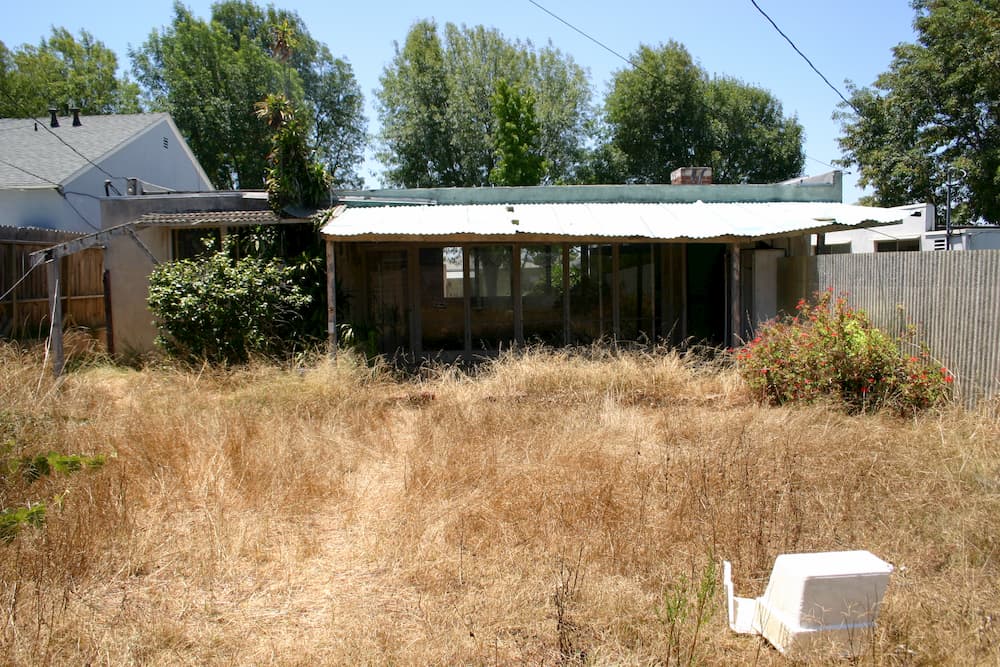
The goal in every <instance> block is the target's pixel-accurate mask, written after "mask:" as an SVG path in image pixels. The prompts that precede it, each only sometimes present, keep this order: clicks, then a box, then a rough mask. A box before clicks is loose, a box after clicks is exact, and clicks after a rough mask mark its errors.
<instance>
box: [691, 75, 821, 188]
mask: <svg viewBox="0 0 1000 667" xmlns="http://www.w3.org/2000/svg"><path fill="white" fill-rule="evenodd" d="M706 102H707V105H708V133H709V149H710V157H709V158H708V164H709V166H711V167H712V178H713V180H714V181H715V182H717V183H740V182H742V181H747V182H751V183H776V182H779V181H783V180H786V179H789V178H793V177H795V176H798V175H799V174H801V173H802V169H803V167H804V166H805V153H804V152H803V150H802V141H803V131H802V125H800V124H799V122H798V120H797V119H796V118H795V117H786V116H785V115H784V113H783V111H782V106H781V102H779V101H778V100H777V98H775V97H774V95H772V94H771V93H770V92H768V91H767V90H764V89H763V88H758V87H756V86H751V85H748V84H746V83H743V82H742V81H738V80H736V79H732V78H728V77H716V78H713V79H712V80H710V81H709V82H708V87H707V91H706Z"/></svg>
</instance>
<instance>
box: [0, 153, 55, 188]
mask: <svg viewBox="0 0 1000 667" xmlns="http://www.w3.org/2000/svg"><path fill="white" fill-rule="evenodd" d="M0 162H2V163H3V164H5V165H7V166H8V167H11V168H13V169H17V170H18V171H21V172H24V173H25V174H27V175H28V176H31V177H32V178H37V179H38V180H40V181H45V182H46V183H49V184H51V185H54V186H56V187H57V188H58V187H60V185H59V184H58V183H56V182H55V181H52V180H49V179H47V178H45V177H44V176H39V175H38V174H36V173H33V172H30V171H28V170H27V169H25V168H24V167H18V166H17V165H16V164H13V163H11V162H7V160H4V159H0Z"/></svg>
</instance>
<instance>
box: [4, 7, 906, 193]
mask: <svg viewBox="0 0 1000 667" xmlns="http://www.w3.org/2000/svg"><path fill="white" fill-rule="evenodd" d="M538 2H539V4H541V5H543V6H545V7H546V8H547V9H549V10H550V11H552V12H553V13H555V14H558V15H559V16H561V17H562V18H564V19H566V20H567V21H569V22H570V23H573V24H574V25H576V26H577V27H578V28H580V29H581V30H583V31H585V32H587V33H589V34H590V35H592V36H594V37H595V38H597V39H599V40H600V41H601V42H603V43H604V44H606V45H608V46H609V47H611V48H612V49H614V50H615V51H618V52H619V53H622V54H625V55H629V54H630V53H632V52H633V51H634V50H635V49H636V48H637V47H638V45H639V44H650V45H657V44H660V43H663V42H666V41H667V40H670V39H673V40H676V41H678V42H680V43H682V44H684V45H685V46H686V47H687V48H688V50H689V51H690V52H691V54H692V56H693V57H694V58H695V59H696V60H697V61H698V62H699V63H700V64H701V66H702V67H704V68H705V69H706V70H707V71H708V72H709V73H712V74H720V75H723V74H724V75H727V76H733V77H736V78H738V79H741V80H743V81H745V82H747V83H752V84H755V85H759V86H761V87H764V88H766V89H768V90H770V91H771V92H772V93H774V94H775V96H776V97H777V98H778V99H779V100H781V102H782V104H783V106H784V110H785V113H786V114H794V115H796V116H797V117H798V119H799V122H801V123H802V125H803V126H804V128H805V135H806V143H805V148H806V154H807V155H808V156H809V159H807V160H806V173H807V174H818V173H823V172H826V171H829V170H830V169H831V167H829V166H828V165H827V164H824V163H830V162H831V161H832V160H834V159H836V158H838V157H840V151H839V149H838V147H837V137H838V136H839V134H840V128H839V124H838V123H837V121H834V120H833V119H832V118H831V115H832V114H833V112H834V111H835V110H836V108H837V103H838V102H839V101H840V99H839V98H838V97H837V95H836V93H834V92H833V91H832V90H830V88H828V87H827V85H826V84H825V83H824V82H823V81H822V80H821V79H820V78H819V76H817V75H816V74H815V73H814V72H813V71H812V70H811V69H810V68H809V65H808V64H807V63H806V62H805V61H803V60H802V59H801V58H800V57H799V56H798V54H796V53H795V52H794V51H793V50H792V48H791V47H790V46H789V45H788V43H787V42H786V41H785V40H784V39H783V38H782V37H781V36H780V35H779V34H778V33H777V32H775V30H774V28H773V27H771V25H770V24H769V23H768V22H767V21H766V20H765V19H764V17H763V16H761V15H760V14H759V13H758V12H757V10H756V9H755V8H754V6H753V4H752V3H751V2H750V0H718V1H717V2H710V1H705V0H703V1H702V2H692V1H691V0H660V1H659V2H649V1H645V2H641V1H638V0H616V1H614V2H602V3H597V2H581V1H580V0H538ZM757 2H758V4H759V5H760V6H761V8H762V9H763V10H764V11H766V12H767V13H768V14H769V15H770V16H771V18H772V19H774V21H775V22H776V23H777V24H778V25H779V26H780V27H781V29H782V30H783V31H784V32H785V33H786V34H787V35H788V36H789V37H791V38H792V40H793V41H794V42H795V43H796V44H797V46H798V47H799V48H800V49H801V50H802V51H803V52H804V53H805V54H806V55H807V56H808V57H809V58H810V60H812V62H813V63H814V64H815V65H816V67H818V68H819V70H820V71H821V72H823V73H824V74H825V75H826V77H827V78H828V79H829V80H830V81H831V82H832V83H833V84H834V85H835V86H837V87H838V88H840V89H841V90H842V91H843V92H844V93H845V94H846V90H845V89H844V81H845V80H850V81H852V82H854V83H856V84H859V85H868V84H870V83H871V82H872V81H873V80H874V79H875V77H876V76H877V75H878V74H879V73H880V72H883V71H885V70H886V69H887V67H888V65H889V63H890V62H891V59H892V47H893V46H895V45H896V44H898V43H900V42H904V41H913V39H914V33H913V28H912V22H913V10H912V9H911V7H910V4H909V2H908V1H907V0H839V1H837V2H826V3H820V2H809V1H803V0H757ZM184 4H186V5H187V6H188V7H189V8H191V10H192V11H193V12H194V13H195V14H196V15H198V16H201V17H204V18H207V17H208V16H209V14H210V8H211V5H212V0H188V1H187V2H185V3H184ZM258 4H261V5H266V4H271V3H267V2H258ZM273 4H275V5H276V6H278V7H284V8H289V9H294V10H295V11H297V12H298V13H299V15H300V16H301V17H302V18H303V20H304V21H305V23H306V25H307V26H308V27H309V30H310V32H311V33H312V35H313V37H315V38H316V39H318V40H320V41H322V42H325V43H326V44H327V45H328V46H329V47H330V49H331V51H332V52H333V53H334V54H336V55H339V56H342V57H345V58H346V59H347V60H348V61H350V63H351V65H352V66H353V67H354V72H355V75H356V76H357V79H358V82H359V84H360V85H361V89H362V91H363V92H364V94H365V100H366V111H367V115H368V118H369V130H370V131H372V132H375V131H376V130H377V129H378V128H377V119H376V117H375V110H374V104H373V98H374V95H373V93H372V91H373V90H374V89H375V88H376V87H377V86H378V78H379V75H380V74H381V72H382V70H383V68H384V67H385V66H386V64H388V63H389V61H390V60H391V59H392V56H393V42H394V41H400V42H401V41H402V40H403V39H404V38H405V36H406V32H407V30H408V29H409V27H410V26H411V25H412V24H413V22H414V21H416V20H418V19H423V18H433V19H435V20H436V21H437V22H438V23H439V24H444V23H447V22H452V23H457V24H463V23H464V24H466V25H477V24H482V25H485V26H489V27H494V28H497V29H498V30H499V31H500V32H502V33H503V34H504V35H505V36H507V37H508V38H512V39H513V38H520V39H530V40H531V41H532V42H534V43H535V44H545V43H548V42H551V43H552V44H553V45H554V46H556V47H558V48H560V49H561V50H562V51H563V52H565V53H568V54H570V55H571V56H572V57H573V58H574V60H576V62H577V63H579V64H580V65H581V66H583V67H584V68H586V69H587V70H588V71H589V72H590V77H591V83H592V86H593V92H594V101H595V102H598V103H599V102H600V101H601V100H602V99H603V96H604V93H605V91H606V90H607V87H608V82H609V81H610V79H611V77H612V75H613V74H614V72H616V71H617V70H620V69H623V68H624V67H627V65H626V64H625V63H624V62H623V61H622V60H620V59H618V58H617V57H616V56H614V55H612V54H611V53H609V52H607V51H606V50H604V49H602V48H601V47H599V46H598V45H596V44H594V43H593V42H591V41H589V40H587V39H586V38H585V37H583V36H581V35H580V34H578V33H577V32H574V31H573V30H572V29H570V28H568V27H566V26H565V25H563V24H562V23H560V22H559V21H557V20H556V19H554V18H552V17H551V16H549V15H547V14H546V13H544V12H543V11H541V10H540V9H538V8H537V7H536V6H534V5H533V4H532V3H531V2H529V1H528V0H504V1H503V2H495V1H492V2H484V1H482V0H425V1H424V2H419V3H411V2H397V1H395V0H381V1H379V2H371V1H368V2H366V1H364V0H362V1H361V2H358V1H357V0H354V1H353V2H336V1H335V0H294V1H289V2H274V3H273ZM0 6H2V8H3V21H2V22H0V41H3V42H4V43H5V44H6V45H7V47H8V48H13V47H15V46H18V45H20V44H23V43H26V42H27V43H32V44H37V43H38V41H39V40H40V39H41V38H42V37H45V36H47V35H48V34H49V33H50V29H51V27H52V26H57V27H64V28H67V29H69V30H70V31H71V32H73V33H74V34H78V33H79V31H80V30H81V29H86V30H87V31H89V32H90V33H91V34H92V35H94V37H95V38H97V39H99V40H101V41H102V42H104V43H105V45H107V46H108V47H109V48H111V49H113V50H114V51H115V52H117V53H118V56H119V64H120V66H122V68H124V69H128V68H129V67H130V62H129V59H128V54H127V51H128V47H129V45H132V46H137V45H139V44H141V43H142V42H143V41H145V39H146V38H147V37H148V35H149V33H150V31H152V30H153V29H155V28H159V27H162V26H165V25H167V24H168V23H169V22H170V19H171V16H172V15H173V2H172V0H140V1H138V2H133V3H107V2H104V1H103V0H102V1H96V0H73V1H70V0H46V1H45V2H40V3H39V4H37V5H35V4H33V3H30V2H21V1H18V0H0ZM380 169H381V166H380V165H378V164H377V163H375V162H374V161H372V160H369V161H368V162H367V163H366V165H365V167H364V174H365V177H366V179H367V182H368V184H369V186H370V187H376V186H378V184H379V180H378V172H379V171H380ZM373 172H374V173H373ZM855 182H856V176H855V175H851V174H849V175H846V176H845V193H844V199H845V201H847V202H853V201H855V200H856V199H857V198H858V197H859V196H861V194H862V192H861V190H859V189H857V187H856V185H855Z"/></svg>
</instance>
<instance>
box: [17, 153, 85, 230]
mask: <svg viewBox="0 0 1000 667" xmlns="http://www.w3.org/2000/svg"><path fill="white" fill-rule="evenodd" d="M0 163H3V164H5V165H7V166H8V167H12V168H14V169H17V170H18V171H23V172H24V173H26V174H27V175H28V176H32V177H34V178H37V179H38V180H40V181H45V182H46V183H49V184H50V185H54V186H55V187H56V192H58V193H59V196H60V197H62V198H63V199H64V200H66V204H67V205H68V206H69V207H70V208H71V209H73V212H74V213H76V214H77V215H78V216H79V217H80V219H81V220H83V221H84V222H85V223H87V226H88V227H92V228H93V229H96V230H97V231H101V228H100V227H98V226H97V225H95V224H94V223H92V222H91V221H90V220H88V219H87V216H85V215H84V214H83V213H81V212H80V209H78V208H77V207H76V206H73V202H71V201H70V200H69V197H67V196H66V195H80V196H81V197H90V198H92V199H98V200H99V199H100V197H96V196H94V195H90V194H87V193H86V192H75V191H73V190H70V191H69V192H67V191H65V190H63V187H62V185H60V184H59V183H56V182H55V181H53V180H50V179H48V178H45V177H44V176H39V175H38V174H35V173H32V172H30V171H28V170H27V169H25V168H24V167H18V166H17V165H16V164H13V163H11V162H7V160H3V159H0Z"/></svg>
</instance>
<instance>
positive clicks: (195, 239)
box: [170, 227, 222, 260]
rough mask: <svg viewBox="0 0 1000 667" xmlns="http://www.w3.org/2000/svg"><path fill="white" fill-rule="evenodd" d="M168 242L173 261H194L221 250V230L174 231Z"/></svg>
mask: <svg viewBox="0 0 1000 667" xmlns="http://www.w3.org/2000/svg"><path fill="white" fill-rule="evenodd" d="M170 241H171V254H172V256H173V258H174V260H178V259H194V258H195V257H201V256H203V255H207V254H208V253H211V252H215V251H216V250H219V249H220V248H222V230H220V229H219V228H218V227H216V228H215V229H175V230H173V233H172V234H171V239H170Z"/></svg>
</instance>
